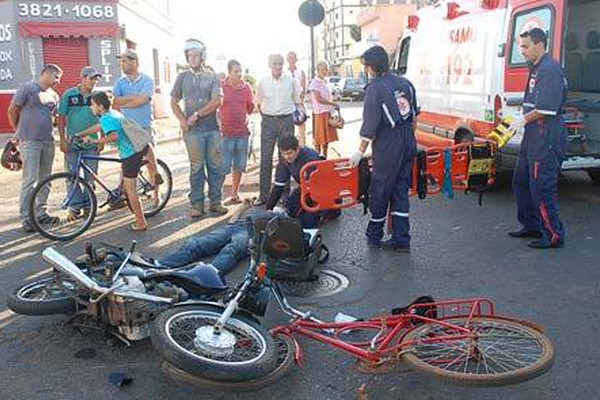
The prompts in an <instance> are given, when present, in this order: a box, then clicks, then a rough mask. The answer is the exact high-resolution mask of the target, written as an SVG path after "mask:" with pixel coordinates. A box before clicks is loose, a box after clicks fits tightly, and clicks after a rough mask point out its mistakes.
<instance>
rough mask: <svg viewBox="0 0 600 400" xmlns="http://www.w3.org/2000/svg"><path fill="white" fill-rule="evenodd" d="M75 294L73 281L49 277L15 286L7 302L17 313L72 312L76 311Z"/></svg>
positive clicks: (51, 313)
mask: <svg viewBox="0 0 600 400" xmlns="http://www.w3.org/2000/svg"><path fill="white" fill-rule="evenodd" d="M74 296H75V285H74V284H73V283H72V282H70V281H67V280H60V279H59V280H58V281H57V280H56V278H55V277H49V278H44V279H39V280H36V281H33V282H27V283H25V284H23V285H21V286H19V287H17V288H15V289H14V290H13V291H12V292H11V293H10V294H9V295H8V299H7V302H6V303H7V305H8V308H10V309H11V310H12V311H14V312H16V313H17V314H23V315H53V314H71V313H74V312H75V311H76V304H75V297H74Z"/></svg>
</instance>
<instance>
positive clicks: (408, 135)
mask: <svg viewBox="0 0 600 400" xmlns="http://www.w3.org/2000/svg"><path fill="white" fill-rule="evenodd" d="M361 62H362V63H363V65H364V66H365V69H366V72H367V74H368V75H369V77H371V78H372V79H371V80H370V81H369V84H368V85H367V88H366V92H365V105H364V110H363V123H362V127H361V129H360V137H361V144H360V146H359V149H358V151H357V152H356V153H354V154H353V155H352V157H351V158H350V161H351V163H352V165H357V164H358V163H359V161H360V159H361V158H362V157H363V155H364V153H365V151H366V150H367V147H368V146H369V143H371V146H372V150H373V151H372V152H373V170H372V175H371V185H370V187H369V211H370V212H371V220H370V221H369V225H368V226H367V244H368V245H369V247H371V248H384V249H388V250H396V251H400V252H409V251H410V234H409V228H410V225H409V221H408V209H409V202H408V191H409V189H410V186H411V178H412V166H413V160H414V157H415V155H416V153H417V143H416V140H415V134H414V132H415V127H416V117H417V113H418V107H417V98H416V93H415V88H414V86H413V85H412V83H411V82H410V81H409V80H407V79H406V78H403V77H399V76H397V75H394V74H393V73H391V72H389V64H388V55H387V53H386V51H385V50H384V49H383V47H381V46H374V47H371V48H370V49H368V50H367V51H365V53H364V54H363V55H362V57H361ZM388 209H389V212H390V215H391V218H392V227H393V229H392V237H391V238H390V239H389V240H387V241H385V242H382V238H383V227H384V225H385V221H386V215H387V213H388Z"/></svg>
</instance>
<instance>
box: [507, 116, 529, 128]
mask: <svg viewBox="0 0 600 400" xmlns="http://www.w3.org/2000/svg"><path fill="white" fill-rule="evenodd" d="M514 118H515V119H514V121H513V122H511V123H510V128H509V129H510V130H512V131H515V132H519V131H521V129H523V127H525V125H526V124H527V121H525V116H523V115H521V114H519V115H515V117H514Z"/></svg>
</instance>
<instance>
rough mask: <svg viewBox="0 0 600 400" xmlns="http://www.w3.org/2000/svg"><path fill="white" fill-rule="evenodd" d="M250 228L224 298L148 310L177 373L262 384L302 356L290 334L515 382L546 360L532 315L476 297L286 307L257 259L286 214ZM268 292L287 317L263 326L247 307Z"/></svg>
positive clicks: (461, 380) (366, 366)
mask: <svg viewBox="0 0 600 400" xmlns="http://www.w3.org/2000/svg"><path fill="white" fill-rule="evenodd" d="M256 228H257V227H256V225H255V226H252V227H251V229H255V230H256ZM257 237H258V239H257V240H256V241H255V239H254V238H257ZM254 238H253V239H252V241H251V249H252V250H251V252H252V259H251V263H250V267H249V268H248V271H247V273H246V277H245V279H244V280H243V281H242V282H241V283H240V284H239V285H238V286H237V288H236V289H235V290H234V291H232V293H231V295H230V296H229V297H228V300H227V301H226V302H225V303H224V304H217V303H206V302H198V303H195V304H189V305H183V306H181V307H174V308H171V309H170V310H167V311H166V312H163V313H161V314H160V315H159V316H158V317H157V318H156V319H155V320H154V323H153V325H152V327H151V338H152V341H153V344H154V345H155V347H156V348H157V349H158V350H159V352H161V353H162V355H163V356H164V358H165V359H166V361H167V369H168V370H169V371H170V372H172V373H174V374H175V375H176V376H177V377H179V378H183V379H184V380H187V381H190V382H195V383H201V384H203V385H206V384H207V383H212V384H216V385H219V386H223V387H233V388H235V387H239V388H244V389H248V388H253V387H260V386H264V385H267V384H269V383H272V382H274V381H275V380H277V379H278V378H279V377H281V376H282V375H283V374H284V373H285V372H286V371H287V369H288V368H289V367H290V366H291V364H292V363H293V361H294V360H295V361H297V362H298V363H302V360H303V356H302V351H301V348H300V345H299V344H298V342H297V341H296V339H295V338H296V337H297V336H304V337H308V338H311V339H313V340H316V341H319V342H321V343H324V344H328V345H330V346H332V347H335V348H337V349H340V350H343V351H346V352H347V353H350V354H351V355H353V356H355V357H356V358H358V359H359V360H360V363H359V365H360V367H361V369H362V370H365V371H369V370H377V369H380V368H387V367H388V366H390V365H393V364H394V363H395V362H397V361H398V360H401V361H403V362H404V363H406V364H407V365H408V366H409V367H410V368H411V369H413V370H415V371H417V372H422V373H425V374H429V375H432V376H434V377H437V378H439V379H442V380H444V381H447V382H449V383H454V384H460V385H470V386H490V385H505V384H512V383H518V382H522V381H526V380H529V379H532V378H535V377H537V376H539V375H541V374H543V373H544V372H546V371H547V370H549V369H550V367H551V366H552V364H553V361H554V354H555V353H554V347H553V345H552V343H551V342H550V340H549V339H548V338H547V337H546V336H545V334H544V333H543V330H542V329H541V328H540V327H539V326H538V325H536V324H534V323H531V322H528V321H524V320H520V319H516V318H512V317H506V316H500V315H497V314H496V312H495V307H494V304H493V302H492V301H491V300H489V299H485V298H474V299H461V300H448V301H438V302H436V301H433V299H432V298H430V297H428V296H425V297H422V298H419V299H418V300H417V301H415V302H413V303H411V304H410V305H409V306H407V307H403V308H400V309H396V310H395V312H394V313H391V314H389V315H382V316H378V317H374V318H370V319H367V320H362V321H352V322H323V321H321V320H319V319H317V318H315V317H314V316H312V315H311V313H310V312H303V311H300V310H298V309H295V308H294V307H292V306H291V305H290V304H289V303H288V301H287V299H286V297H285V295H284V294H283V293H282V291H281V289H280V287H279V285H278V284H277V282H276V281H272V280H271V279H269V277H268V274H267V266H266V264H265V263H263V262H261V260H260V258H261V256H262V255H263V254H265V255H267V256H269V257H271V258H278V257H282V256H285V255H286V254H288V253H289V251H291V250H292V249H291V246H290V245H289V235H287V232H286V221H285V219H281V218H279V217H276V218H274V219H272V220H270V221H268V223H266V224H265V226H264V227H263V229H260V228H259V229H258V235H257V236H254ZM258 249H261V250H262V251H259V250H258ZM271 295H272V296H273V297H274V298H275V299H276V301H277V303H278V305H279V307H280V309H281V310H282V311H283V312H284V313H286V314H288V315H290V316H291V317H292V319H291V321H290V323H289V324H287V325H282V326H277V327H274V328H272V329H271V330H270V331H269V332H267V331H266V330H265V329H263V328H262V327H260V325H259V324H258V320H257V319H256V316H262V315H264V313H265V311H266V307H267V304H268V301H269V298H270V296H271Z"/></svg>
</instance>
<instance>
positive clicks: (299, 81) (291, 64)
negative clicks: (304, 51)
mask: <svg viewBox="0 0 600 400" xmlns="http://www.w3.org/2000/svg"><path fill="white" fill-rule="evenodd" d="M286 58H287V62H288V71H290V74H291V75H292V78H294V82H296V90H297V91H298V97H299V98H300V104H301V107H302V108H304V96H305V95H306V74H305V73H304V71H303V70H301V69H298V67H297V66H296V64H297V63H298V57H297V56H296V53H295V52H293V51H290V52H289V53H287V57H286ZM304 111H305V112H306V110H304ZM298 142H299V143H300V146H301V147H304V146H305V145H306V122H303V123H302V124H300V125H298Z"/></svg>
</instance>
